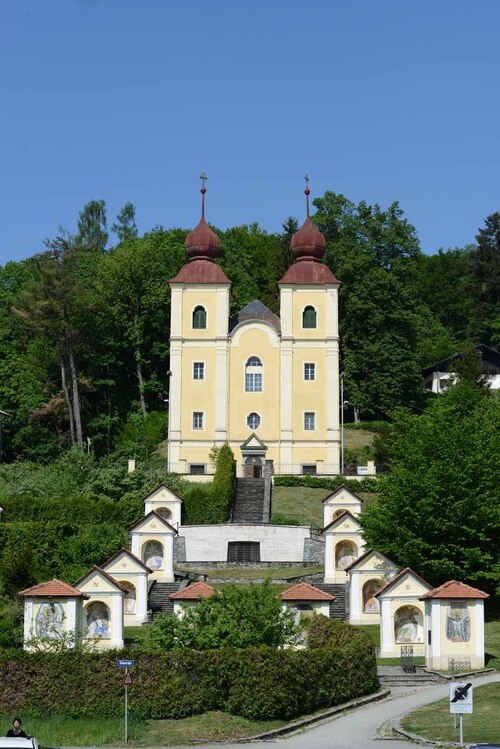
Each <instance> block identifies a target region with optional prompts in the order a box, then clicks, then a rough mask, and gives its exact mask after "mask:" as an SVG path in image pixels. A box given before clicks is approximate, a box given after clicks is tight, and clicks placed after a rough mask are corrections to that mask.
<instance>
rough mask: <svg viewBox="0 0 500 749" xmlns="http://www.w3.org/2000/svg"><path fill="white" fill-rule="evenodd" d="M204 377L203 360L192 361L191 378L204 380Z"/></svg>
mask: <svg viewBox="0 0 500 749" xmlns="http://www.w3.org/2000/svg"><path fill="white" fill-rule="evenodd" d="M204 379H205V362H203V361H195V362H193V380H204Z"/></svg>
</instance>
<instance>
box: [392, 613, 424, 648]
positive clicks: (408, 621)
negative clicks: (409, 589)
mask: <svg viewBox="0 0 500 749" xmlns="http://www.w3.org/2000/svg"><path fill="white" fill-rule="evenodd" d="M422 631H423V630H422V612H421V611H419V610H418V609H417V607H416V606H401V608H399V609H398V610H397V611H396V613H395V614H394V637H395V640H396V642H400V643H402V644H405V643H407V642H419V641H421V640H422Z"/></svg>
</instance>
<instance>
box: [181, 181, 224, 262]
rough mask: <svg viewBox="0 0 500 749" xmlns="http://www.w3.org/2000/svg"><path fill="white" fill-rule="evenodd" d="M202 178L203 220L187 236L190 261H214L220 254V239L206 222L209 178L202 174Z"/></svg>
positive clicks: (186, 243)
mask: <svg viewBox="0 0 500 749" xmlns="http://www.w3.org/2000/svg"><path fill="white" fill-rule="evenodd" d="M200 178H201V180H202V187H201V189H200V192H201V219H200V222H199V223H198V225H197V226H196V227H195V228H194V229H193V231H191V232H189V234H188V235H187V237H186V241H185V242H184V247H185V248H186V254H187V256H188V258H189V259H190V260H198V259H203V260H213V259H214V258H216V257H217V256H218V254H219V252H220V239H219V237H218V236H217V234H216V233H215V232H214V231H212V229H211V228H210V227H209V225H208V224H207V222H206V221H205V193H206V191H207V190H206V187H205V180H206V178H207V177H206V175H205V173H202V174H201V177H200Z"/></svg>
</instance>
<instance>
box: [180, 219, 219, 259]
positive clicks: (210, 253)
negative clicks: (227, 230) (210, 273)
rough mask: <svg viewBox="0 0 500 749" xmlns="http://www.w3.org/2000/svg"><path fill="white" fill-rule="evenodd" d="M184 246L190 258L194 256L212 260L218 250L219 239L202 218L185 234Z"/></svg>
mask: <svg viewBox="0 0 500 749" xmlns="http://www.w3.org/2000/svg"><path fill="white" fill-rule="evenodd" d="M184 247H185V248H186V255H187V256H188V258H189V259H190V260H194V259H195V258H205V259H207V260H213V259H214V258H216V257H217V255H218V254H219V252H220V239H219V237H218V236H217V234H216V233H215V232H214V231H212V229H211V228H210V227H209V225H208V224H207V222H206V221H205V219H204V218H202V219H201V221H200V222H199V224H198V225H197V226H196V227H195V228H194V229H193V231H191V232H189V234H188V235H187V237H186V241H185V242H184Z"/></svg>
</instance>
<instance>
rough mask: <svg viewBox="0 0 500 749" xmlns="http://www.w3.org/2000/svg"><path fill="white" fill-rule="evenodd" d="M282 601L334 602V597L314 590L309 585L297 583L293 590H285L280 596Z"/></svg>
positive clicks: (316, 589) (322, 591) (317, 589)
mask: <svg viewBox="0 0 500 749" xmlns="http://www.w3.org/2000/svg"><path fill="white" fill-rule="evenodd" d="M280 598H281V600H282V601H334V600H335V596H331V595H330V593H325V591H324V590H320V589H319V588H315V587H314V586H313V585H309V583H299V584H298V585H294V586H293V588H288V590H285V591H284V592H283V593H282V594H281V596H280Z"/></svg>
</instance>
